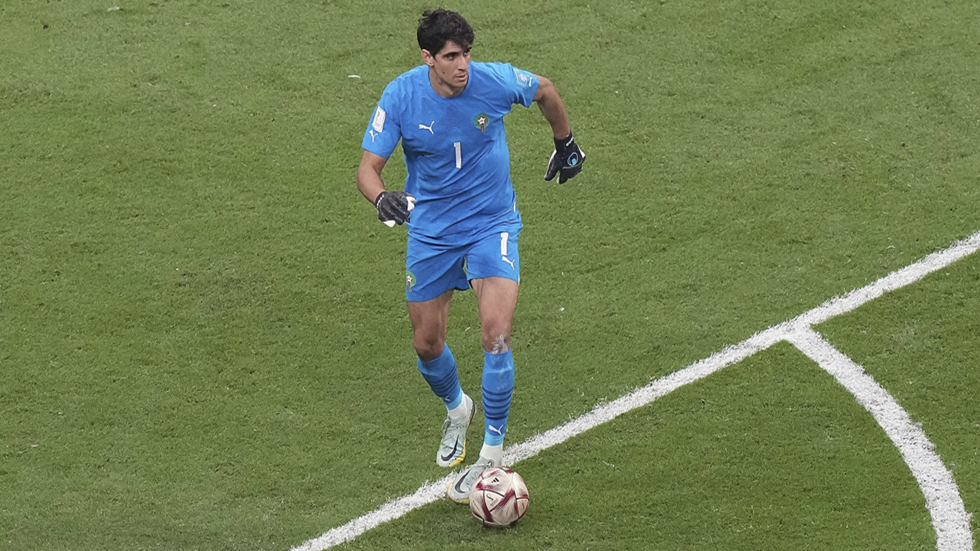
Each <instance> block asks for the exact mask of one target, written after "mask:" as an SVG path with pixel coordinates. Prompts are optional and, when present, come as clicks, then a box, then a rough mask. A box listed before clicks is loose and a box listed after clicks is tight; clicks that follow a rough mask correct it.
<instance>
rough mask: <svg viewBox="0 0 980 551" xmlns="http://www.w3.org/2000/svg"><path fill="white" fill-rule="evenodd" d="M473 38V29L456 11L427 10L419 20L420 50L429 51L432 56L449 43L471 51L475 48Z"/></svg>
mask: <svg viewBox="0 0 980 551" xmlns="http://www.w3.org/2000/svg"><path fill="white" fill-rule="evenodd" d="M473 38H474V33H473V27H471V26H470V24H469V23H467V22H466V20H465V19H463V16H462V15H460V14H458V13H456V12H454V11H449V10H444V9H442V8H439V9H436V10H425V12H424V13H423V14H422V18H421V19H419V30H418V39H419V48H422V49H423V50H429V53H431V54H432V55H436V54H437V53H439V51H441V50H442V48H443V46H445V45H446V42H449V41H452V42H455V43H456V44H459V46H460V47H461V48H463V49H464V50H469V49H470V48H472V47H473Z"/></svg>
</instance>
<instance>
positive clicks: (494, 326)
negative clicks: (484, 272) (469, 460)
mask: <svg viewBox="0 0 980 551" xmlns="http://www.w3.org/2000/svg"><path fill="white" fill-rule="evenodd" d="M471 284H472V286H473V291H474V293H475V294H476V298H477V303H478V304H479V307H480V322H481V328H482V330H481V338H482V341H483V354H484V363H483V410H484V418H485V422H484V426H485V432H484V436H483V448H482V449H481V450H480V458H479V459H478V460H477V461H476V463H474V464H473V465H471V466H470V467H469V468H467V469H466V470H465V471H463V472H462V473H460V475H458V476H457V477H456V478H455V479H454V481H453V482H452V483H451V484H450V486H449V490H448V494H449V498H450V499H452V500H453V501H456V502H458V503H468V502H469V492H470V489H471V488H472V487H473V484H474V483H475V482H476V479H477V478H478V477H479V475H480V473H481V472H483V471H484V470H486V469H488V468H490V467H496V466H500V465H502V464H503V458H504V445H503V444H504V434H505V433H506V432H507V418H508V415H509V414H510V400H511V396H512V395H513V392H514V359H513V356H512V354H511V350H510V330H511V324H512V322H513V319H514V310H515V309H516V307H517V295H518V290H519V284H518V283H517V281H514V280H512V279H507V278H503V277H487V278H482V279H474V280H473V281H471Z"/></svg>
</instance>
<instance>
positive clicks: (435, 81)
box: [422, 41, 470, 97]
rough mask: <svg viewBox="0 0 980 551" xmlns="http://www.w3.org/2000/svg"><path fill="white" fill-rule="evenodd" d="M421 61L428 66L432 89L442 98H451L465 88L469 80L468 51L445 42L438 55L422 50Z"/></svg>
mask: <svg viewBox="0 0 980 551" xmlns="http://www.w3.org/2000/svg"><path fill="white" fill-rule="evenodd" d="M422 59H423V60H424V61H425V64H426V65H428V66H429V76H430V78H429V79H430V81H431V82H432V87H433V88H434V89H435V91H436V92H437V93H439V94H440V95H442V96H446V97H451V96H455V95H457V94H459V93H460V92H462V91H463V89H464V88H466V83H467V82H468V81H469V78H470V49H469V48H466V49H465V50H464V49H463V47H462V46H460V45H459V44H456V43H455V42H452V41H449V42H446V44H445V46H443V47H442V49H441V50H439V53H437V54H435V55H432V54H431V53H430V52H429V51H428V50H422Z"/></svg>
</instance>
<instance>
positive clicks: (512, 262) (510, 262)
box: [500, 256, 517, 270]
mask: <svg viewBox="0 0 980 551" xmlns="http://www.w3.org/2000/svg"><path fill="white" fill-rule="evenodd" d="M500 259H501V260H503V261H504V262H506V263H508V264H510V269H511V270H516V269H517V268H516V267H514V262H516V261H515V260H511V259H509V258H507V257H506V256H502V257H500Z"/></svg>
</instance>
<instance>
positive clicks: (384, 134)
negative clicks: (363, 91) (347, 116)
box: [361, 82, 402, 159]
mask: <svg viewBox="0 0 980 551" xmlns="http://www.w3.org/2000/svg"><path fill="white" fill-rule="evenodd" d="M397 95H398V93H397V87H396V86H395V83H394V82H393V83H392V84H389V85H388V87H387V88H385V91H384V93H382V94H381V100H380V101H379V102H378V105H377V107H375V108H374V113H372V114H371V121H370V122H369V123H368V127H367V130H366V131H365V132H364V139H363V140H362V141H361V147H362V148H364V150H365V151H370V152H371V153H374V154H375V155H379V156H381V157H384V158H386V159H387V158H388V157H390V156H391V154H392V152H393V151H395V146H397V145H398V140H399V139H400V138H401V135H402V132H401V121H399V113H398V100H397Z"/></svg>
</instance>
